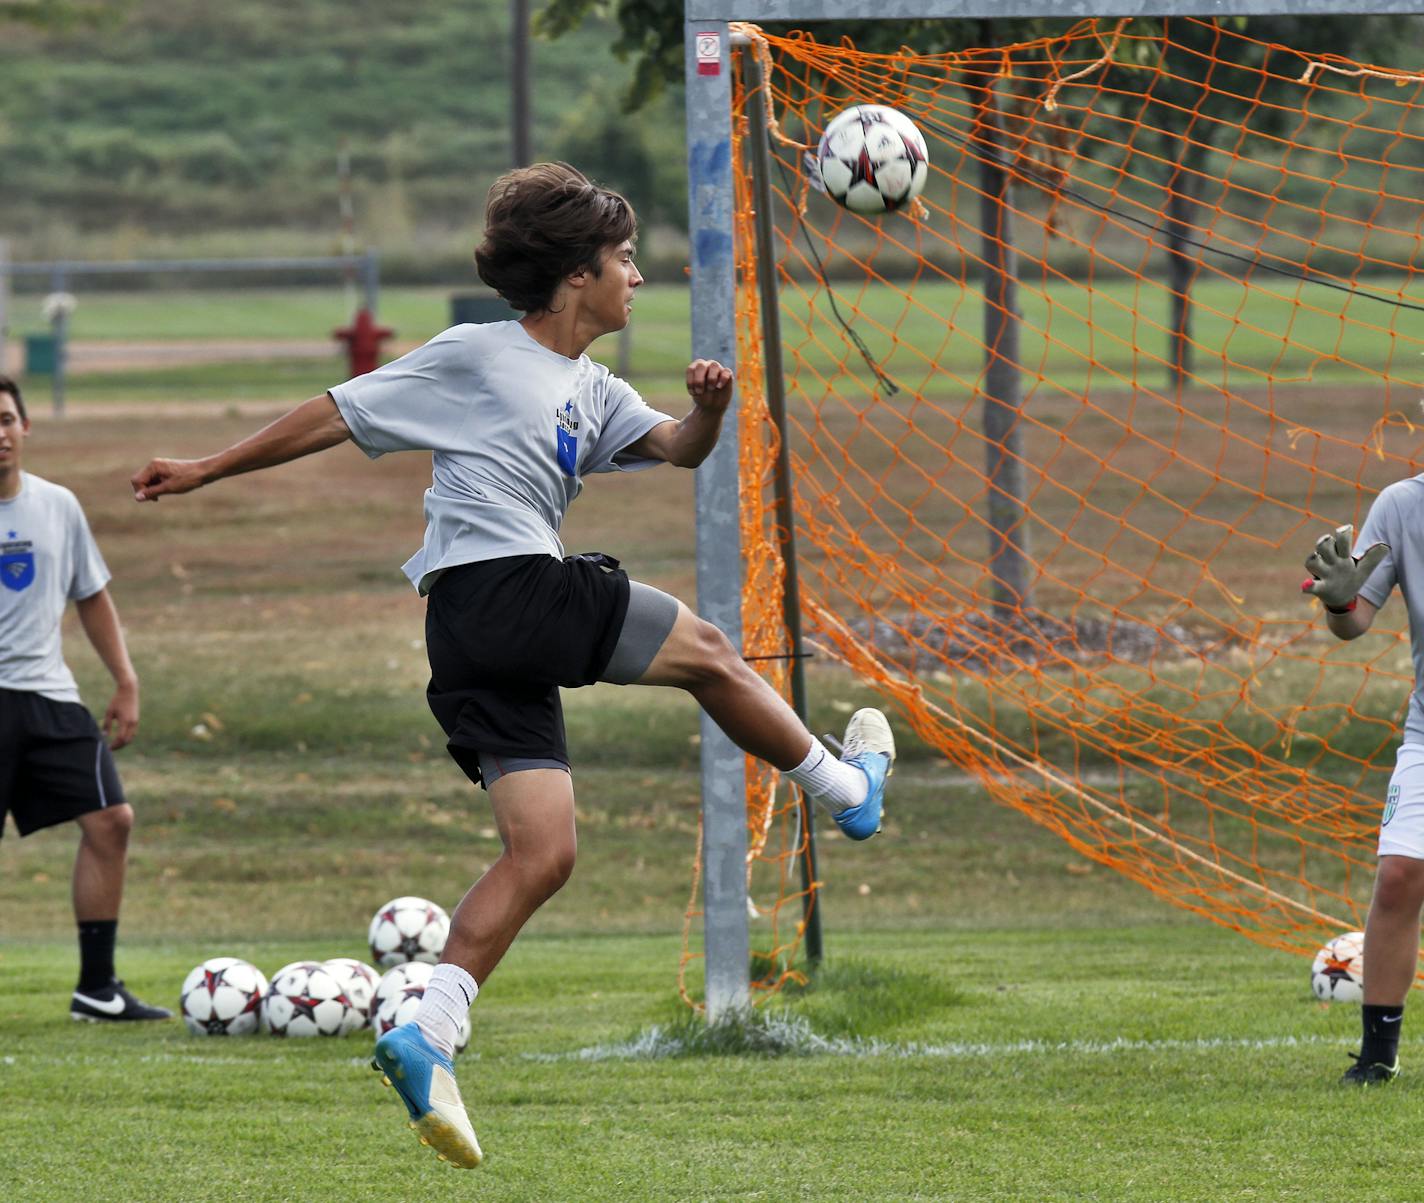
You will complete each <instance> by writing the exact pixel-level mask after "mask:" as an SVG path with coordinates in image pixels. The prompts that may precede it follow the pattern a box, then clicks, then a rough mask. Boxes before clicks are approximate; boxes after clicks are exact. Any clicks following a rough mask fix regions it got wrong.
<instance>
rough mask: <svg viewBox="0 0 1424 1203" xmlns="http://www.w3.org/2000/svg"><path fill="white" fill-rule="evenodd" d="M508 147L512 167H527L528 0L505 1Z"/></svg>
mask: <svg viewBox="0 0 1424 1203" xmlns="http://www.w3.org/2000/svg"><path fill="white" fill-rule="evenodd" d="M509 25H510V29H509V40H510V55H509V73H510V79H509V89H510V105H509V111H510V119H511V121H512V122H513V128H512V129H511V131H510V133H511V138H510V146H511V148H512V150H513V152H514V166H515V167H527V166H528V165H529V163H530V162H531V161H532V159H533V157H534V155H533V151H532V149H531V148H530V145H529V0H509Z"/></svg>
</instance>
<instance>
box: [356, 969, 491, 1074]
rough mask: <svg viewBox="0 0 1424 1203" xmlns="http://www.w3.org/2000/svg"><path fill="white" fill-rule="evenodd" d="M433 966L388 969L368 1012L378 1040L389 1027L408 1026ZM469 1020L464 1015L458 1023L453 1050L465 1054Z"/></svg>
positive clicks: (413, 1016)
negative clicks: (404, 1024) (406, 1024)
mask: <svg viewBox="0 0 1424 1203" xmlns="http://www.w3.org/2000/svg"><path fill="white" fill-rule="evenodd" d="M434 972H435V966H433V965H427V964H425V963H424V962H422V961H408V962H406V963H405V964H404V965H397V966H395V968H393V969H391V970H389V971H388V972H387V973H386V975H385V977H383V978H381V983H380V985H378V986H377V987H376V998H375V1005H374V1007H373V1009H372V1011H371V1028H372V1030H373V1031H374V1032H375V1033H376V1039H377V1040H379V1039H380V1038H381V1037H382V1036H384V1035H385V1034H386V1033H387V1032H389V1031H390V1030H391V1029H392V1028H398V1027H400V1026H401V1024H403V1023H409V1022H410V1021H411V1020H412V1019H414V1018H415V1013H416V1011H418V1010H419V1009H420V1000H421V999H422V998H424V997H425V987H426V985H427V984H429V982H430V975H431V974H433V973H434ZM470 1034H471V1027H470V1017H469V1015H468V1014H467V1015H466V1016H465V1018H464V1019H463V1020H462V1021H461V1023H460V1031H459V1034H458V1035H457V1036H456V1038H455V1051H456V1052H457V1053H461V1052H464V1051H465V1049H466V1048H467V1047H468V1046H469V1043H470Z"/></svg>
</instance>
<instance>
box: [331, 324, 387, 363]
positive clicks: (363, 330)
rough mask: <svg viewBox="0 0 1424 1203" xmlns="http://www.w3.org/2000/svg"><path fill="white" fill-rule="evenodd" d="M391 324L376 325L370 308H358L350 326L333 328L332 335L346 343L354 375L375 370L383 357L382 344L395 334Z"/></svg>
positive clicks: (347, 356)
mask: <svg viewBox="0 0 1424 1203" xmlns="http://www.w3.org/2000/svg"><path fill="white" fill-rule="evenodd" d="M394 334H395V331H394V330H392V329H391V328H390V327H389V326H378V325H376V319H375V318H373V317H372V316H371V311H370V310H369V309H364V308H362V309H358V310H357V311H356V316H355V317H354V318H353V319H352V320H351V324H350V325H349V326H342V327H340V328H339V329H336V330H333V331H332V332H331V336H332V337H333V338H335V339H336V340H338V341H339V342H343V343H345V344H346V360H347V365H348V366H349V368H350V370H351V375H352V376H364V375H365V374H366V373H367V372H374V371H375V370H376V368H377V367H378V366H379V361H380V358H381V344H382V343H383V342H385V340H386V339H388V338H391V337H392V336H394Z"/></svg>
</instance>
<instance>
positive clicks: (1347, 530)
mask: <svg viewBox="0 0 1424 1203" xmlns="http://www.w3.org/2000/svg"><path fill="white" fill-rule="evenodd" d="M1354 534H1355V528H1354V527H1353V526H1349V525H1345V526H1337V527H1336V528H1335V530H1334V531H1333V532H1331V533H1330V534H1328V535H1321V536H1320V538H1319V539H1317V540H1316V541H1315V550H1314V551H1312V552H1311V553H1310V555H1308V556H1307V557H1306V559H1305V570H1306V571H1307V572H1309V573H1310V578H1309V579H1308V580H1305V581H1303V582H1302V583H1301V586H1300V589H1301V592H1302V593H1312V594H1314V595H1315V596H1316V597H1318V598H1319V599H1320V600H1321V602H1322V603H1323V604H1324V606H1325V608H1326V609H1327V610H1337V611H1343V610H1347V609H1349V608H1350V607H1351V605H1352V604H1353V602H1354V600H1355V597H1356V595H1357V594H1358V593H1359V592H1360V586H1361V585H1363V584H1364V583H1365V582H1366V581H1367V580H1369V578H1370V573H1372V572H1373V571H1374V570H1375V569H1376V568H1377V567H1378V566H1379V562H1380V561H1381V560H1383V559H1384V558H1385V556H1387V555H1389V544H1387V543H1376V544H1374V545H1373V546H1371V547H1369V548H1368V549H1366V551H1365V554H1364V555H1362V556H1361V557H1360V558H1359V559H1358V560H1357V559H1355V557H1354V556H1353V555H1351V554H1350V548H1351V545H1352V543H1353V542H1354Z"/></svg>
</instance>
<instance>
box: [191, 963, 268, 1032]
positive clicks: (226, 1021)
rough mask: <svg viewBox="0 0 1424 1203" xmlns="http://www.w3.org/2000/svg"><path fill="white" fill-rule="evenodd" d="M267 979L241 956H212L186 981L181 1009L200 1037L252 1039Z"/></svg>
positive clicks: (265, 990)
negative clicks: (243, 1037)
mask: <svg viewBox="0 0 1424 1203" xmlns="http://www.w3.org/2000/svg"><path fill="white" fill-rule="evenodd" d="M266 993H267V979H266V978H265V977H263V976H262V971H261V970H260V969H258V968H257V966H256V965H253V964H251V963H249V962H247V961H244V960H242V959H241V958H239V957H210V958H209V959H208V960H206V961H204V962H203V963H202V964H201V965H199V966H198V967H197V968H196V969H194V970H193V972H192V973H190V974H188V976H187V977H185V978H184V979H183V990H182V993H181V994H180V995H179V1001H178V1009H179V1010H180V1011H181V1012H182V1014H183V1022H184V1023H185V1024H187V1025H188V1030H189V1031H190V1032H193V1033H195V1034H196V1035H199V1036H248V1035H251V1034H252V1033H253V1032H255V1031H256V1030H257V1024H258V1019H259V1015H260V1011H261V1008H262V996H263V995H265V994H266Z"/></svg>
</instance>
